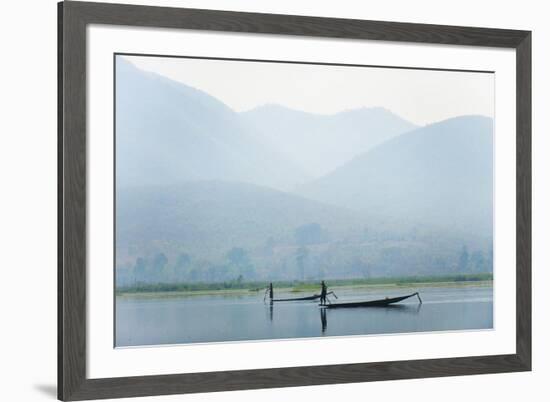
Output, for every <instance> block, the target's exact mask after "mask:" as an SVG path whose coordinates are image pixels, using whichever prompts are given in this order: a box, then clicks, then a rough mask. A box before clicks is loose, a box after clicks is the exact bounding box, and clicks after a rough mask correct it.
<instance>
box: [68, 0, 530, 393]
mask: <svg viewBox="0 0 550 402" xmlns="http://www.w3.org/2000/svg"><path fill="white" fill-rule="evenodd" d="M530 41H531V33H530V32H528V31H517V30H504V29H489V28H471V27H457V26H439V25H424V24H411V23H396V22H380V21H363V20H346V19H333V18H319V17H305V16H290V15H272V14H255V13H240V12H228V11H213V10H196V9H179V8H166V7H149V6H136V5H118V4H101V3H85V2H62V3H59V292H58V294H59V302H58V306H59V312H58V313H59V314H58V316H59V325H58V330H59V344H58V356H59V362H58V390H59V391H58V396H59V399H62V400H82V399H99V398H114V397H130V396H146V395H162V394H177V393H192V392H212V391H224V390H237V389H254V388H272V387H289V386H303V385H318V384H336V383H348V382H361V381H376V380H393V379H406V378H425V377H438V376H452V375H467V374H482V373H499V372H513V371H525V370H530V367H531V193H530V192H531V149H530V147H531V42H530Z"/></svg>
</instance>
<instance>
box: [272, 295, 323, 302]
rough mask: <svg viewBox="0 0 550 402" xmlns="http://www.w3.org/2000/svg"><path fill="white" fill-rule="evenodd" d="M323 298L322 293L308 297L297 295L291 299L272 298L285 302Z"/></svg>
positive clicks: (273, 300) (274, 300)
mask: <svg viewBox="0 0 550 402" xmlns="http://www.w3.org/2000/svg"><path fill="white" fill-rule="evenodd" d="M320 298H321V295H313V296H306V297H295V298H290V299H272V300H271V301H272V302H285V301H308V300H318V299H320Z"/></svg>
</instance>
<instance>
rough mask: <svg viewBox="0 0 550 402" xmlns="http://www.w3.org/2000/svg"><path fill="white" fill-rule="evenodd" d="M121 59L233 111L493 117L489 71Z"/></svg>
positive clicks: (424, 119)
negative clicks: (268, 107) (279, 108)
mask: <svg viewBox="0 0 550 402" xmlns="http://www.w3.org/2000/svg"><path fill="white" fill-rule="evenodd" d="M124 57H125V58H126V59H127V60H129V61H130V62H132V63H133V64H134V65H136V66H137V67H139V68H141V69H143V70H147V71H152V72H156V73H158V74H161V75H163V76H165V77H168V78H171V79H173V80H176V81H180V82H182V83H184V84H186V85H189V86H192V87H195V88H197V89H200V90H203V91H205V92H207V93H208V94H210V95H212V96H214V97H216V98H218V99H219V100H221V101H222V102H224V103H225V104H226V105H228V106H229V107H230V108H232V109H233V110H235V111H237V112H240V111H245V110H249V109H253V108H255V107H257V106H261V105H264V104H273V103H274V104H280V105H284V106H287V107H289V108H292V109H297V110H303V111H307V112H311V113H318V114H333V113H337V112H341V111H343V110H349V109H357V108H361V107H376V106H381V107H385V108H387V109H390V110H391V111H392V112H394V113H396V114H398V115H400V116H401V117H403V118H405V119H407V120H409V121H411V122H413V123H416V124H420V125H422V124H428V123H432V122H436V121H440V120H444V119H447V118H449V117H454V116H459V115H465V114H481V115H485V116H489V117H493V114H494V76H493V74H490V73H466V72H449V71H427V70H409V69H392V68H372V67H347V66H346V67H344V66H318V65H307V64H285V63H268V62H250V61H225V60H197V59H182V58H165V57H141V56H140V57H138V56H124Z"/></svg>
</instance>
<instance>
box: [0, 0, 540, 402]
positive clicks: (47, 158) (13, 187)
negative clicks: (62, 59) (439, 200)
mask: <svg viewBox="0 0 550 402" xmlns="http://www.w3.org/2000/svg"><path fill="white" fill-rule="evenodd" d="M136 2H139V1H136ZM141 3H143V4H162V5H179V6H182V7H195V8H212V9H227V10H236V11H258V12H271V13H283V14H284V13H290V14H304V15H318V16H326V17H347V18H361V19H374V20H391V21H407V22H425V23H435V24H451V25H469V26H484V27H498V28H516V29H530V30H532V31H533V176H534V177H533V183H534V191H533V211H534V215H533V278H534V280H533V293H534V297H533V334H534V336H533V341H534V346H533V350H534V358H533V363H534V365H533V372H531V373H521V374H499V375H482V376H469V377H456V378H444V379H429V380H409V381H397V382H396V381H392V382H381V383H368V384H351V385H337V386H320V387H303V388H289V389H280V390H259V391H241V392H226V393H217V394H200V395H191V396H168V397H159V398H158V400H164V401H176V400H177V401H188V402H191V401H224V402H236V401H239V402H244V401H257V400H261V401H265V402H268V401H277V402H280V401H281V400H287V401H290V400H302V401H305V400H308V401H309V400H317V401H364V400H384V401H397V400H401V399H405V398H406V399H407V400H421V401H422V402H430V401H437V402H440V401H441V400H445V402H452V401H461V402H462V401H465V400H468V401H475V400H482V399H486V400H489V399H491V400H498V401H517V400H520V399H525V400H529V401H546V400H548V398H549V395H550V391H548V380H549V379H550V361H549V360H550V346H549V345H550V323H549V318H550V314H549V311H550V301H549V299H548V298H547V297H545V296H546V293H547V292H546V290H547V288H548V284H550V274H549V271H550V258H549V249H550V244H549V238H550V236H548V235H547V233H546V228H547V227H548V226H550V225H549V224H550V189H549V183H548V178H547V176H548V175H547V172H548V171H549V170H550V161H549V160H550V157H549V156H548V155H547V153H548V152H549V151H550V138H549V135H548V134H549V131H550V118H549V115H550V113H549V111H550V110H549V109H550V95H549V93H550V78H549V74H550V56H549V53H550V25H549V24H548V21H547V17H548V11H547V9H546V7H545V6H546V2H545V1H540V0H523V1H521V2H518V1H514V2H506V1H498V0H485V1H479V0H461V1H454V2H447V1H440V0H416V1H409V0H395V1H384V2H380V1H378V2H368V1H351V0H338V1H334V0H328V1H324V0H323V1H320V0H317V1H316V0H300V1H297V0H294V1H293V0H268V1H267V0H266V1H261V2H260V1H257V0H256V1H254V0H225V1H223V0H203V1H199V0H195V1H192V0H189V1H185V0H180V1H177V0H172V1H156V2H155V1H146V0H144V1H142V2H141ZM2 17H3V18H2V23H1V24H0V30H1V35H0V43H1V45H2V53H1V61H0V71H1V73H0V96H1V98H0V99H1V102H2V107H1V109H0V110H1V111H2V113H1V114H0V128H1V129H0V144H1V145H0V175H1V176H0V205H1V208H0V236H1V239H0V245H1V246H0V270H1V271H2V274H1V275H0V278H2V279H3V281H1V282H0V298H1V300H0V306H1V307H0V311H1V314H2V320H1V321H0V323H1V330H0V376H1V377H0V378H1V380H0V384H1V385H0V400H2V401H45V400H53V399H54V398H55V389H56V385H55V384H56V230H57V229H56V47H57V43H56V1H54V0H26V1H20V2H17V1H13V2H5V3H4V7H3V9H2ZM513 179H514V178H512V177H511V178H510V180H513ZM142 400H144V401H145V400H153V398H144V399H142Z"/></svg>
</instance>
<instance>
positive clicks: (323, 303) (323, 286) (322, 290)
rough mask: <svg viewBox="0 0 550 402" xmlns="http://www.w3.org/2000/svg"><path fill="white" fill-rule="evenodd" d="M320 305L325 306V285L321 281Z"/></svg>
mask: <svg viewBox="0 0 550 402" xmlns="http://www.w3.org/2000/svg"><path fill="white" fill-rule="evenodd" d="M320 301H321V305H323V306H324V305H325V304H327V285H326V284H325V281H321V300H320Z"/></svg>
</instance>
